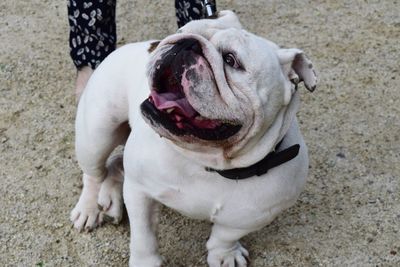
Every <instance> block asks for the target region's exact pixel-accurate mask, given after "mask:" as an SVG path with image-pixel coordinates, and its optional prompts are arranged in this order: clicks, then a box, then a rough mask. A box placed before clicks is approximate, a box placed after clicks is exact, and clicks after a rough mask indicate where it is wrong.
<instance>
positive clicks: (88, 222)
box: [70, 72, 130, 231]
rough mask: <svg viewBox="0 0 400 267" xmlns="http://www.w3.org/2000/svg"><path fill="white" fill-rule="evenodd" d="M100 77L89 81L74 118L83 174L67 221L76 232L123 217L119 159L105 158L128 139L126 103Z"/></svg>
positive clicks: (76, 145)
mask: <svg viewBox="0 0 400 267" xmlns="http://www.w3.org/2000/svg"><path fill="white" fill-rule="evenodd" d="M101 74H102V73H101V72H100V73H98V75H97V77H94V80H92V79H91V80H90V81H89V84H88V87H87V88H86V89H85V91H84V93H83V95H82V97H81V99H80V103H79V106H78V111H77V117H76V125H75V126H76V129H75V130H76V140H75V148H76V156H77V160H78V163H79V165H80V167H81V168H82V170H83V173H84V174H83V190H82V194H81V196H80V198H79V201H78V203H77V204H76V206H75V208H74V209H73V210H72V212H71V217H70V219H71V221H72V222H73V224H74V227H75V228H77V229H78V230H82V229H86V230H88V231H90V230H92V229H93V228H95V227H96V226H98V225H100V224H101V223H102V221H103V219H104V218H105V217H106V218H107V216H104V215H108V217H112V220H113V221H114V222H119V221H120V219H121V217H122V182H123V178H122V176H123V168H122V156H121V155H119V156H117V157H116V158H113V159H110V160H109V161H108V162H107V159H108V158H109V156H110V153H111V152H112V151H113V150H114V149H115V148H116V147H117V146H118V145H120V144H125V142H126V139H127V137H128V136H129V133H130V127H129V125H128V123H127V121H128V104H127V103H126V101H127V100H126V99H127V98H126V97H125V96H124V92H122V90H117V89H115V90H110V89H108V88H105V86H106V85H107V84H109V83H107V82H103V81H101V79H102V77H101ZM94 75H96V72H95V74H94ZM92 78H93V77H92ZM91 82H92V83H91ZM98 202H99V203H100V204H101V208H99V205H98Z"/></svg>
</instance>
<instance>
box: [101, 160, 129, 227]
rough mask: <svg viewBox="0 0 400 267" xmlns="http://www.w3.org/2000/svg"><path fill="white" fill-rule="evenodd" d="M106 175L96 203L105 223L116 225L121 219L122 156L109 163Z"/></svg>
mask: <svg viewBox="0 0 400 267" xmlns="http://www.w3.org/2000/svg"><path fill="white" fill-rule="evenodd" d="M109 162H110V163H109V164H108V166H107V168H108V175H107V178H106V179H105V180H104V182H103V183H102V184H101V188H100V192H99V198H98V200H97V203H98V204H99V208H100V209H101V216H103V217H104V220H105V221H110V222H111V223H114V224H117V223H119V222H120V221H121V219H122V208H123V200H122V184H123V180H124V179H123V175H124V174H123V167H122V156H119V155H118V156H117V157H114V158H112V159H110V161H109Z"/></svg>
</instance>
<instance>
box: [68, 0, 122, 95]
mask: <svg viewBox="0 0 400 267" xmlns="http://www.w3.org/2000/svg"><path fill="white" fill-rule="evenodd" d="M67 6H68V21H69V25H70V36H69V46H70V55H71V58H72V61H73V62H74V64H75V66H76V68H77V69H78V74H77V79H76V90H75V93H76V95H77V98H79V96H80V94H81V93H82V91H83V89H84V88H85V86H86V83H87V81H88V80H89V77H90V75H91V74H92V72H93V69H95V68H96V67H97V66H98V65H99V64H100V63H101V62H102V61H103V59H104V58H105V57H106V56H108V55H109V54H110V53H111V52H112V51H113V50H115V47H116V39H117V37H116V25H115V6H116V0H105V1H101V2H100V1H79V0H69V1H68V3H67Z"/></svg>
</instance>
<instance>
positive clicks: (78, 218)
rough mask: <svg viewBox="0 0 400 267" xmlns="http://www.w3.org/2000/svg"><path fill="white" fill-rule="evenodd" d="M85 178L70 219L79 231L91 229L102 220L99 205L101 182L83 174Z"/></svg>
mask: <svg viewBox="0 0 400 267" xmlns="http://www.w3.org/2000/svg"><path fill="white" fill-rule="evenodd" d="M83 180H84V181H83V190H82V194H81V196H80V197H79V201H78V203H77V204H76V205H75V208H74V209H73V210H72V211H71V215H70V219H71V221H72V223H73V224H74V227H75V228H76V229H78V230H79V231H82V230H83V229H85V230H86V231H91V230H93V229H94V228H96V227H97V225H99V224H101V222H102V218H101V216H100V210H99V208H98V207H97V197H98V194H99V190H100V183H97V182H96V181H94V179H93V178H91V177H89V176H87V175H84V176H83Z"/></svg>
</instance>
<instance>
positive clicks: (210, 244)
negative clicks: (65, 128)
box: [207, 224, 251, 267]
mask: <svg viewBox="0 0 400 267" xmlns="http://www.w3.org/2000/svg"><path fill="white" fill-rule="evenodd" d="M249 232H251V230H245V229H234V228H230V227H226V226H222V225H218V224H214V225H213V227H212V231H211V235H210V238H209V239H208V241H207V249H208V256H207V262H208V265H209V266H210V267H221V266H224V267H246V266H247V257H248V256H249V253H248V252H247V250H246V249H245V248H244V247H242V245H241V244H240V243H239V239H240V238H241V237H243V236H245V235H246V234H248V233H249Z"/></svg>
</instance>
